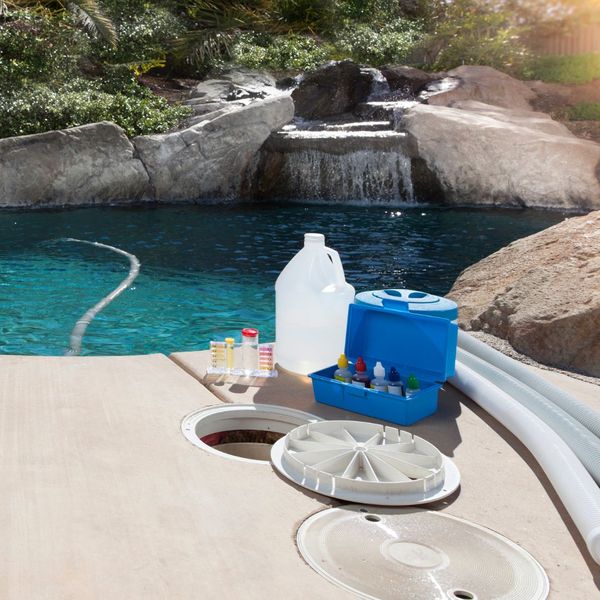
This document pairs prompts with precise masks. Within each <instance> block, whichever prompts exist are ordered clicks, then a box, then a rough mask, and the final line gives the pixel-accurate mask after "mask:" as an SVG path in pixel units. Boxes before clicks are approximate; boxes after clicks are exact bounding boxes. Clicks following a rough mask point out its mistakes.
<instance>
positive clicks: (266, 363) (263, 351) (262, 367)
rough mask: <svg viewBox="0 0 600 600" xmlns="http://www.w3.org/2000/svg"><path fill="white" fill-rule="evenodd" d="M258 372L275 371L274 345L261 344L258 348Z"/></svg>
mask: <svg viewBox="0 0 600 600" xmlns="http://www.w3.org/2000/svg"><path fill="white" fill-rule="evenodd" d="M258 370H259V371H272V370H273V344H260V346H259V347H258Z"/></svg>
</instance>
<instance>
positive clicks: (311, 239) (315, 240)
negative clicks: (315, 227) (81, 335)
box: [304, 233, 325, 246]
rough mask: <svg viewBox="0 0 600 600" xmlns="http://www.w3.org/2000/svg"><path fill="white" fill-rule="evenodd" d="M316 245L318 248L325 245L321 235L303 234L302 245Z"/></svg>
mask: <svg viewBox="0 0 600 600" xmlns="http://www.w3.org/2000/svg"><path fill="white" fill-rule="evenodd" d="M308 244H318V245H319V246H324V245H325V236H324V235H323V234H322V233H305V234H304V245H305V246H307V245H308Z"/></svg>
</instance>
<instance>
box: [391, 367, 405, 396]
mask: <svg viewBox="0 0 600 600" xmlns="http://www.w3.org/2000/svg"><path fill="white" fill-rule="evenodd" d="M388 393H390V394H394V396H402V395H403V394H402V381H400V375H399V373H398V371H396V367H392V368H391V369H390V374H389V375H388Z"/></svg>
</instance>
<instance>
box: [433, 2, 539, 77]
mask: <svg viewBox="0 0 600 600" xmlns="http://www.w3.org/2000/svg"><path fill="white" fill-rule="evenodd" d="M450 6H451V9H450V10H449V14H448V16H447V18H445V19H443V20H441V21H440V22H439V23H438V25H437V27H436V28H435V31H434V32H432V33H431V34H430V35H428V36H427V37H426V38H425V39H424V43H423V47H424V54H425V57H426V60H425V63H426V66H430V67H433V68H434V69H436V70H447V69H453V68H454V67H458V66H460V65H465V64H466V65H487V66H490V67H494V68H496V69H504V70H509V71H510V70H512V71H515V70H518V69H520V68H521V65H522V64H523V63H524V62H525V61H526V60H527V58H528V49H527V47H526V46H525V44H524V43H523V41H522V40H521V34H522V33H523V32H522V31H521V29H520V28H518V27H516V26H515V25H514V23H513V18H512V15H511V13H510V12H508V11H502V10H497V11H496V10H491V11H490V10H488V9H487V8H485V7H479V8H478V9H477V10H475V5H474V4H473V2H472V0H456V2H455V3H454V4H452V5H450Z"/></svg>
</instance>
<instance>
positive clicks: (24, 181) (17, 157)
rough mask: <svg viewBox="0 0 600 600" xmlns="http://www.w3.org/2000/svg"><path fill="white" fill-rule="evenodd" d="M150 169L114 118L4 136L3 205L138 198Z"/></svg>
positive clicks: (0, 147) (0, 162)
mask: <svg viewBox="0 0 600 600" xmlns="http://www.w3.org/2000/svg"><path fill="white" fill-rule="evenodd" d="M147 185H148V175H147V173H146V170H145V169H144V165H143V164H142V162H141V161H140V160H139V159H138V158H137V157H136V156H135V150H134V147H133V144H132V143H131V142H130V141H129V140H128V139H127V136H126V135H125V133H124V132H123V130H122V129H121V128H120V127H118V126H117V125H115V124H113V123H106V122H103V123H92V124H90V125H82V126H81V127H73V128H72V129H65V130H62V131H49V132H47V133H40V134H35V135H25V136H19V137H12V138H5V139H0V206H15V207H43V206H62V205H81V204H108V203H113V202H118V201H122V200H125V201H127V202H136V201H140V200H141V199H142V198H143V196H144V192H145V190H146V187H147Z"/></svg>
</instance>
